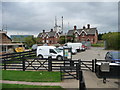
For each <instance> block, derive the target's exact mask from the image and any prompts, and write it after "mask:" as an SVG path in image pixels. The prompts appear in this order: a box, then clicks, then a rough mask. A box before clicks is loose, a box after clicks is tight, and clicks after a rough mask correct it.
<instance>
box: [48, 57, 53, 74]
mask: <svg viewBox="0 0 120 90" xmlns="http://www.w3.org/2000/svg"><path fill="white" fill-rule="evenodd" d="M48 71H49V72H51V71H52V57H51V56H50V57H48Z"/></svg>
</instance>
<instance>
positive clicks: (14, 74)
mask: <svg viewBox="0 0 120 90" xmlns="http://www.w3.org/2000/svg"><path fill="white" fill-rule="evenodd" d="M60 78H61V77H60V72H48V71H13V70H2V80H10V81H27V82H60V81H61V79H60Z"/></svg>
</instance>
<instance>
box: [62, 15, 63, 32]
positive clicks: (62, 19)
mask: <svg viewBox="0 0 120 90" xmlns="http://www.w3.org/2000/svg"><path fill="white" fill-rule="evenodd" d="M62 32H63V16H62Z"/></svg>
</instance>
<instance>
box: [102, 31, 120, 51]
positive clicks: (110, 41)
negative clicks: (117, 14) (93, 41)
mask: <svg viewBox="0 0 120 90" xmlns="http://www.w3.org/2000/svg"><path fill="white" fill-rule="evenodd" d="M102 39H104V40H105V41H106V44H107V49H115V50H120V32H109V33H107V34H104V35H103V36H102Z"/></svg>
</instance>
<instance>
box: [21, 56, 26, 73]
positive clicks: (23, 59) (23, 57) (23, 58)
mask: <svg viewBox="0 0 120 90" xmlns="http://www.w3.org/2000/svg"><path fill="white" fill-rule="evenodd" d="M21 59H22V63H23V71H25V56H24V55H23V56H22V58H21Z"/></svg>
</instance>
